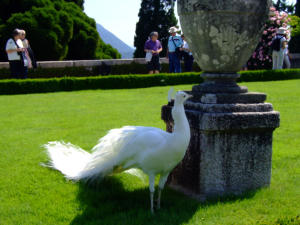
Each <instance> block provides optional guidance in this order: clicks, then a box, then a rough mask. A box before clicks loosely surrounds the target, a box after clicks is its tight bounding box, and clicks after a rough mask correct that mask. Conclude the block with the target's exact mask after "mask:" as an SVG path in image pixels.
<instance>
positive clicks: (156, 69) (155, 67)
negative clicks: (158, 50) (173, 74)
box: [153, 55, 160, 73]
mask: <svg viewBox="0 0 300 225" xmlns="http://www.w3.org/2000/svg"><path fill="white" fill-rule="evenodd" d="M159 71H160V63H159V56H158V55H155V56H154V58H153V72H154V73H159Z"/></svg>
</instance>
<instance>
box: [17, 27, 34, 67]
mask: <svg viewBox="0 0 300 225" xmlns="http://www.w3.org/2000/svg"><path fill="white" fill-rule="evenodd" d="M20 36H21V40H22V43H23V47H24V48H25V54H26V57H27V59H28V68H37V63H36V60H35V57H34V53H33V51H32V49H31V47H30V44H29V41H28V40H27V39H26V31H25V30H20Z"/></svg>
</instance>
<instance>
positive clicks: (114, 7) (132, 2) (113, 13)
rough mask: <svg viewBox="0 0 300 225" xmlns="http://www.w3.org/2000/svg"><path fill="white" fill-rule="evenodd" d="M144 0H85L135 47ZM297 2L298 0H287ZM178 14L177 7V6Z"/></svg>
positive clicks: (87, 9)
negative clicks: (136, 29)
mask: <svg viewBox="0 0 300 225" xmlns="http://www.w3.org/2000/svg"><path fill="white" fill-rule="evenodd" d="M141 2H142V0H108V1H107V0H85V4H84V11H85V13H86V14H87V15H88V16H89V17H92V18H94V19H95V20H96V22H97V23H100V24H101V25H102V26H104V27H105V28H106V29H107V30H109V31H110V32H112V33H113V34H115V35H116V36H117V37H118V38H120V39H121V40H122V41H124V42H125V43H126V44H128V45H129V46H131V47H133V41H134V35H135V26H136V23H137V22H138V13H139V10H140V6H141ZM287 2H289V3H295V2H296V0H287ZM175 13H176V16H177V9H176V8H175Z"/></svg>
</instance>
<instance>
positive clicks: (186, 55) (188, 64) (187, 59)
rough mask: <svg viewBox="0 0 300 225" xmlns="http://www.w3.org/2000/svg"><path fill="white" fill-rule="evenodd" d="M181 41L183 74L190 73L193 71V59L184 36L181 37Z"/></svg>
mask: <svg viewBox="0 0 300 225" xmlns="http://www.w3.org/2000/svg"><path fill="white" fill-rule="evenodd" d="M181 39H182V41H183V46H182V51H183V60H184V72H191V71H192V70H193V63H194V57H193V54H192V51H191V49H190V47H189V44H188V43H187V42H186V40H185V37H184V34H182V35H181Z"/></svg>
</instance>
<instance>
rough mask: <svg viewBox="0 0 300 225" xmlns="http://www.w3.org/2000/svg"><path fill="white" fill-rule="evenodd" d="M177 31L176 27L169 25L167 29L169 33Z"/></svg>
mask: <svg viewBox="0 0 300 225" xmlns="http://www.w3.org/2000/svg"><path fill="white" fill-rule="evenodd" d="M177 31H178V30H177V28H176V27H171V28H170V29H169V33H170V34H172V33H176V32H177Z"/></svg>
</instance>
